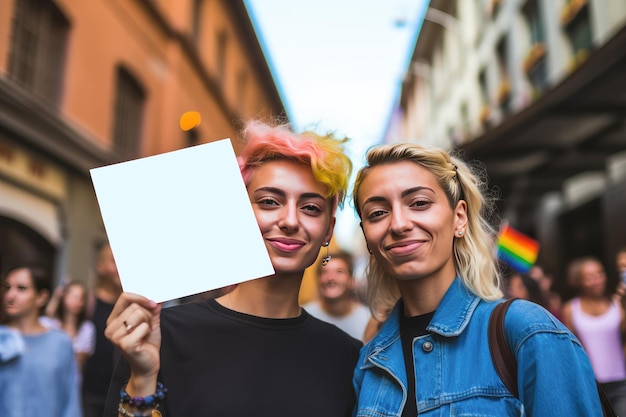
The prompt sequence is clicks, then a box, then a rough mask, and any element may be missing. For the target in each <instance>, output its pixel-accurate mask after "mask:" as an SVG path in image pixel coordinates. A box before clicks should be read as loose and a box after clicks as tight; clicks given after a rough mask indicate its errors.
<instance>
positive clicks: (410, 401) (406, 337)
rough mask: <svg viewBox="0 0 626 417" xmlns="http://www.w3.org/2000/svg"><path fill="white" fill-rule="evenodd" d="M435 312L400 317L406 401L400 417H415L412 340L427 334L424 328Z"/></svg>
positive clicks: (415, 400) (415, 402)
mask: <svg viewBox="0 0 626 417" xmlns="http://www.w3.org/2000/svg"><path fill="white" fill-rule="evenodd" d="M434 315H435V312H434V311H433V312H431V313H426V314H422V315H419V316H414V317H406V316H405V315H404V314H401V315H400V339H401V340H402V352H403V353H404V364H405V368H406V374H407V382H408V386H407V393H408V395H407V400H406V404H405V405H404V409H403V410H402V417H415V416H417V398H416V396H415V363H414V360H413V340H414V339H415V338H416V337H419V336H424V335H426V334H428V331H427V330H426V327H428V325H429V324H430V321H431V320H432V319H433V316H434Z"/></svg>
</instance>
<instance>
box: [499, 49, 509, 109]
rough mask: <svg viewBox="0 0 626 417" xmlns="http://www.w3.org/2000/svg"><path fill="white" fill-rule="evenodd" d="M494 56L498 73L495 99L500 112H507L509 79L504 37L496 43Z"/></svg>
mask: <svg viewBox="0 0 626 417" xmlns="http://www.w3.org/2000/svg"><path fill="white" fill-rule="evenodd" d="M496 56H497V59H498V71H499V75H500V80H499V84H498V91H497V95H496V100H497V102H498V104H499V105H500V109H501V110H502V112H503V113H505V114H507V113H509V112H510V111H511V81H510V79H509V72H508V65H507V51H506V38H502V40H501V41H500V42H499V43H498V48H497V50H496Z"/></svg>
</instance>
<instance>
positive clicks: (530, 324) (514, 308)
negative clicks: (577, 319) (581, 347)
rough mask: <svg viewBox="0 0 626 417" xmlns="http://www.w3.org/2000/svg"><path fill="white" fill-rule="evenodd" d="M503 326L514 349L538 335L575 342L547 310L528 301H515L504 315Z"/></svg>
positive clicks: (570, 334) (571, 335)
mask: <svg viewBox="0 0 626 417" xmlns="http://www.w3.org/2000/svg"><path fill="white" fill-rule="evenodd" d="M504 324H505V328H506V333H507V339H508V340H509V343H510V344H511V346H515V347H516V349H518V348H519V347H520V346H521V345H522V344H523V343H524V342H525V341H527V340H528V339H529V338H530V337H532V336H535V335H539V334H541V335H546V336H548V337H550V338H554V337H557V338H558V337H559V336H561V337H564V338H565V339H569V340H570V341H576V338H575V337H574V336H573V334H572V333H571V332H570V331H569V330H568V329H567V327H565V325H564V324H563V323H561V322H560V321H559V320H558V319H557V318H556V317H554V316H553V315H552V314H551V313H550V312H549V311H548V310H546V309H545V308H543V307H542V306H540V305H538V304H536V303H533V302H531V301H528V300H521V299H520V300H515V301H514V302H513V303H512V304H511V306H510V307H509V310H508V311H507V313H506V317H505V319H504Z"/></svg>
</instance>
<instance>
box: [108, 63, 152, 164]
mask: <svg viewBox="0 0 626 417" xmlns="http://www.w3.org/2000/svg"><path fill="white" fill-rule="evenodd" d="M145 101H146V94H145V92H144V89H143V88H142V87H141V85H140V84H139V82H138V81H137V80H136V79H135V77H133V76H132V74H131V73H130V72H128V71H127V70H126V69H125V68H123V67H118V69H117V80H116V96H115V113H114V114H115V119H114V122H113V123H114V127H113V140H114V144H115V145H114V146H115V150H116V151H117V153H118V155H119V157H120V158H121V160H129V159H134V158H136V157H138V156H139V144H140V143H141V130H142V124H143V112H144V107H145Z"/></svg>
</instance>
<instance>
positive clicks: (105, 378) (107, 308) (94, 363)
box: [82, 297, 115, 405]
mask: <svg viewBox="0 0 626 417" xmlns="http://www.w3.org/2000/svg"><path fill="white" fill-rule="evenodd" d="M111 311H113V304H111V303H107V302H104V301H102V300H101V299H99V298H97V297H96V304H95V307H94V311H93V315H92V317H91V321H92V322H93V324H94V327H95V334H96V344H95V349H94V352H93V354H92V355H91V356H89V358H87V361H86V362H85V365H84V368H83V383H82V384H83V385H82V388H83V391H84V392H86V393H89V394H90V395H91V396H96V397H100V398H101V400H100V401H99V402H100V404H101V405H102V404H104V400H105V398H106V396H107V391H108V388H109V382H110V380H111V375H112V374H113V365H115V363H114V359H115V355H114V352H115V348H114V347H113V345H112V344H111V342H109V339H107V338H106V337H105V336H104V329H105V328H106V323H107V318H109V315H110V314H111Z"/></svg>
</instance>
